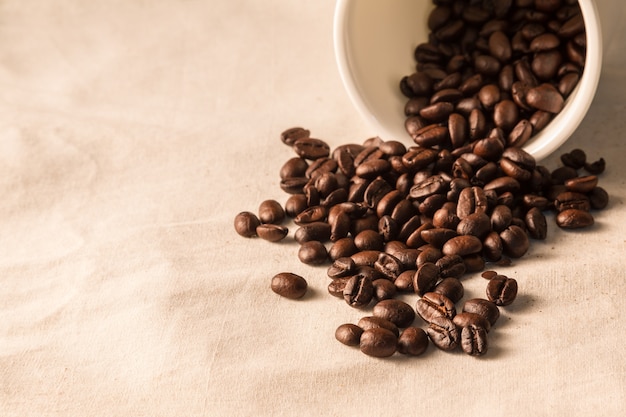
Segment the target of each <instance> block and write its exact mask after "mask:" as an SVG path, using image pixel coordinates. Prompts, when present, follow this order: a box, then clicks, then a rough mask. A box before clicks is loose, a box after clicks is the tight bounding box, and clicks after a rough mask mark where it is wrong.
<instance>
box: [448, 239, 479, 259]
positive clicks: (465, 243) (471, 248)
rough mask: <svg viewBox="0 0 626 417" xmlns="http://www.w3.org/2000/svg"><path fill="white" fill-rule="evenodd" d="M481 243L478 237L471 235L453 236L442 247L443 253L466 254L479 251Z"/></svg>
mask: <svg viewBox="0 0 626 417" xmlns="http://www.w3.org/2000/svg"><path fill="white" fill-rule="evenodd" d="M482 248H483V244H482V242H481V240H480V239H479V238H477V237H476V236H472V235H463V236H457V237H453V238H452V239H450V240H448V241H447V242H446V243H445V244H444V245H443V248H442V252H443V254H444V255H459V256H466V255H472V254H475V253H479V252H480V251H481V250H482Z"/></svg>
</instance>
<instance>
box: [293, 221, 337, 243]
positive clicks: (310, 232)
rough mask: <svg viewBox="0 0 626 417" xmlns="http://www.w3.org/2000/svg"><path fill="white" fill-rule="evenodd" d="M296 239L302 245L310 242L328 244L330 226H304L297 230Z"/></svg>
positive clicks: (318, 224)
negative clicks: (316, 241)
mask: <svg viewBox="0 0 626 417" xmlns="http://www.w3.org/2000/svg"><path fill="white" fill-rule="evenodd" d="M294 239H295V240H296V242H298V243H300V244H303V243H304V242H308V241H310V240H318V241H320V242H326V241H328V240H329V239H330V225H329V224H328V223H325V222H313V223H306V224H303V225H301V226H300V227H298V229H296V232H295V233H294Z"/></svg>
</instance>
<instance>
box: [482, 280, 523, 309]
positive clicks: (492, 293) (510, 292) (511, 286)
mask: <svg viewBox="0 0 626 417" xmlns="http://www.w3.org/2000/svg"><path fill="white" fill-rule="evenodd" d="M515 297H517V281H516V280H515V279H513V278H508V277H506V276H504V275H498V276H496V277H494V278H492V279H490V280H489V283H488V284H487V298H488V299H489V301H492V302H493V303H494V304H495V305H497V306H507V305H509V304H511V303H512V302H513V301H515Z"/></svg>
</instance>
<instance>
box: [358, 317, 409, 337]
mask: <svg viewBox="0 0 626 417" xmlns="http://www.w3.org/2000/svg"><path fill="white" fill-rule="evenodd" d="M357 325H358V326H359V327H360V328H362V329H363V330H369V329H376V328H381V329H385V330H389V331H390V332H392V333H393V334H394V335H395V336H396V337H397V336H399V335H400V329H398V326H396V325H395V324H394V323H392V322H390V321H389V320H387V319H385V318H382V317H376V316H365V317H361V318H360V319H359V321H358V323H357Z"/></svg>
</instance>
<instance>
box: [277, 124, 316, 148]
mask: <svg viewBox="0 0 626 417" xmlns="http://www.w3.org/2000/svg"><path fill="white" fill-rule="evenodd" d="M310 134H311V132H310V131H309V130H308V129H304V128H302V127H292V128H289V129H287V130H285V131H284V132H282V133H281V134H280V140H281V141H282V142H283V143H284V144H285V145H289V146H293V144H294V143H295V142H296V141H297V140H298V139H306V138H308V137H309V136H310Z"/></svg>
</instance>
